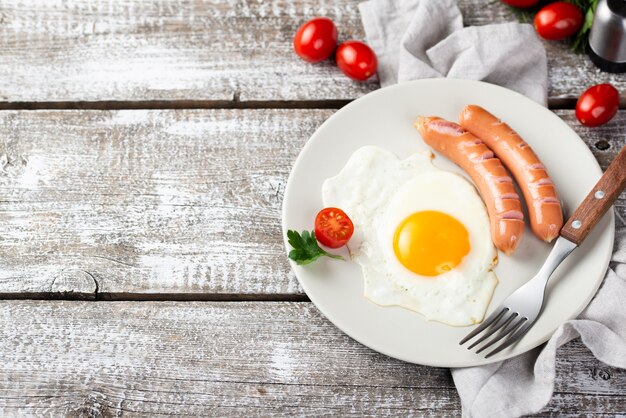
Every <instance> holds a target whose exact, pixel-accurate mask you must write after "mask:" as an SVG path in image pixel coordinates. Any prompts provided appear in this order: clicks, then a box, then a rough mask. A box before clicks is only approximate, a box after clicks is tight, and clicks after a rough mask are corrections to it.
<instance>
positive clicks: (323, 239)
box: [315, 208, 354, 248]
mask: <svg viewBox="0 0 626 418" xmlns="http://www.w3.org/2000/svg"><path fill="white" fill-rule="evenodd" d="M353 232H354V225H353V224H352V221H351V220H350V218H348V215H346V213H345V212H344V211H342V210H341V209H338V208H324V209H322V210H321V211H320V212H319V213H318V214H317V216H316V217H315V237H316V238H317V240H318V241H319V243H320V244H323V245H325V246H327V247H330V248H339V247H343V246H344V245H346V242H348V240H349V239H350V237H352V233H353Z"/></svg>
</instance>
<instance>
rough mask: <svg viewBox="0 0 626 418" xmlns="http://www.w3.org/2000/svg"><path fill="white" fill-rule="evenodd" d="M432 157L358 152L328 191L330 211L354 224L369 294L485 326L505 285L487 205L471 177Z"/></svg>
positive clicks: (436, 316) (353, 251)
mask: <svg viewBox="0 0 626 418" xmlns="http://www.w3.org/2000/svg"><path fill="white" fill-rule="evenodd" d="M432 158H433V155H432V153H430V152H425V153H418V154H413V155H411V156H410V157H408V158H406V159H404V160H400V159H398V158H397V157H396V156H395V155H394V154H392V153H391V152H389V151H387V150H384V149H382V148H379V147H374V146H366V147H363V148H360V149H358V150H357V151H355V152H354V154H352V156H351V157H350V159H349V160H348V162H347V163H346V165H345V166H344V168H343V169H342V170H341V171H340V172H339V174H338V175H337V176H335V177H332V178H329V179H327V180H326V181H325V182H324V185H323V187H322V199H323V202H324V206H335V207H339V208H341V209H343V210H344V211H345V212H346V213H347V214H348V216H349V217H350V218H351V219H352V222H353V223H354V227H355V232H354V235H353V237H352V239H351V240H350V241H349V242H348V249H349V250H350V255H351V258H352V259H353V260H354V261H356V262H357V263H359V265H360V266H361V269H362V272H363V278H364V294H365V297H366V298H368V299H369V300H371V301H372V302H374V303H376V304H378V305H382V306H401V307H404V308H406V309H410V310H412V311H415V312H419V313H420V314H422V315H424V316H425V317H426V318H427V319H428V320H434V321H439V322H442V323H445V324H449V325H454V326H465V325H472V324H475V323H478V322H481V321H482V319H483V317H484V315H485V311H486V309H487V306H488V305H489V302H490V301H491V297H492V295H493V292H494V289H495V287H496V285H497V283H498V279H497V278H496V275H495V274H494V272H493V271H492V269H493V267H494V265H495V263H496V261H497V252H496V249H495V247H494V245H493V243H492V241H491V236H490V232H489V218H488V215H487V211H486V208H485V205H484V203H483V201H482V200H481V198H480V197H479V195H478V194H477V192H476V189H475V188H474V186H473V185H472V184H471V183H470V182H469V181H468V180H466V179H465V178H464V177H462V176H460V175H457V174H455V173H450V172H447V171H443V170H441V169H439V168H437V167H435V166H434V165H433V164H432V162H431V160H432Z"/></svg>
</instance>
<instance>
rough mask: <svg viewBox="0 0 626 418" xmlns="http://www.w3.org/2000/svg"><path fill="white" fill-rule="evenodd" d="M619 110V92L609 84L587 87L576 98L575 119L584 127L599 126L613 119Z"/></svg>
mask: <svg viewBox="0 0 626 418" xmlns="http://www.w3.org/2000/svg"><path fill="white" fill-rule="evenodd" d="M618 108H619V92H618V91H617V89H616V88H615V87H613V86H612V85H610V84H598V85H595V86H591V87H589V88H588V89H587V90H585V92H584V93H583V94H581V95H580V97H579V98H578V102H577V103H576V119H578V120H579V121H580V123H582V124H583V125H585V126H600V125H603V124H605V123H607V122H608V121H610V120H611V118H613V116H615V114H616V113H617V109H618Z"/></svg>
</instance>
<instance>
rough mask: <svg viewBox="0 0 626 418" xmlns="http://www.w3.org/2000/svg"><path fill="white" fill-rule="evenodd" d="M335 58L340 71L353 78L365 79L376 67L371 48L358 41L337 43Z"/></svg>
mask: <svg viewBox="0 0 626 418" xmlns="http://www.w3.org/2000/svg"><path fill="white" fill-rule="evenodd" d="M335 59H336V60H337V66H338V67H339V68H340V69H341V71H343V73H344V74H345V75H347V76H348V77H350V78H351V79H353V80H358V81H365V80H367V79H368V78H370V77H371V76H373V75H374V73H375V72H376V68H378V60H377V59H376V54H375V53H374V51H372V48H370V47H369V46H367V45H365V44H364V43H363V42H359V41H347V42H344V43H342V44H341V45H339V48H337V52H336V53H335Z"/></svg>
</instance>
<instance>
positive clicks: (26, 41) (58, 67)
mask: <svg viewBox="0 0 626 418" xmlns="http://www.w3.org/2000/svg"><path fill="white" fill-rule="evenodd" d="M360 1H361V0H324V1H322V2H318V1H314V0H273V1H271V2H270V1H256V0H220V1H216V0H204V1H202V0H162V1H152V2H133V1H127V2H119V1H113V0H103V1H98V2H93V1H88V0H79V1H74V2H71V3H65V2H59V1H55V2H43V1H40V0H5V1H3V2H2V3H1V5H0V51H2V53H1V54H0V74H2V77H0V101H3V102H47V104H46V105H45V106H51V105H54V102H61V103H67V102H88V103H87V104H85V105H86V106H97V107H102V104H101V103H100V104H98V103H94V102H98V101H108V102H136V101H140V102H142V101H146V102H149V101H157V103H152V104H149V103H148V104H144V105H153V106H168V104H167V102H172V101H174V102H176V101H180V102H181V103H178V104H177V105H179V106H188V105H196V106H207V105H227V104H229V103H230V104H232V103H234V102H238V103H241V102H258V101H302V100H307V101H328V100H349V99H353V98H355V97H358V96H361V95H362V94H364V93H366V92H368V91H371V90H374V89H376V88H377V87H378V85H377V82H376V80H375V79H374V80H372V81H369V82H367V83H365V84H360V83H355V82H352V81H350V80H348V79H347V78H346V77H344V76H343V74H341V72H340V71H339V70H338V69H337V68H336V67H335V66H334V65H333V64H332V63H331V62H325V63H322V64H318V65H309V64H306V63H304V62H302V61H300V60H298V59H297V58H296V57H295V56H294V54H292V53H291V50H292V45H291V43H292V37H293V34H294V33H295V31H296V29H297V28H298V26H299V25H300V24H302V23H303V22H304V21H306V20H307V19H308V18H311V17H313V16H317V15H325V16H329V17H331V18H332V19H334V21H335V22H336V24H337V27H338V29H339V33H340V40H346V39H351V38H356V39H363V37H364V32H363V29H362V27H361V21H360V16H359V12H358V9H357V5H358V3H359V2H360ZM459 5H460V8H461V10H462V12H463V16H464V23H465V25H484V24H489V23H497V22H507V21H513V20H516V17H515V15H514V14H513V13H512V12H511V11H510V9H509V8H507V7H506V6H505V5H503V4H501V3H500V2H499V1H493V0H492V1H486V0H459ZM545 44H546V48H547V51H548V58H549V68H550V77H549V86H550V87H549V96H550V99H551V103H552V104H553V105H559V104H563V103H567V104H569V105H572V101H573V100H574V99H575V98H577V97H578V95H579V94H580V93H581V91H582V90H583V89H584V88H585V86H589V85H592V84H597V83H599V82H607V81H610V82H611V83H613V84H614V85H615V86H616V87H618V89H620V90H621V91H622V92H624V91H626V79H625V78H624V77H623V76H619V75H607V74H605V73H601V72H599V71H598V70H596V69H595V67H594V66H593V64H591V62H590V61H589V60H588V59H587V57H586V56H584V55H575V54H572V53H571V52H570V51H569V50H568V48H567V46H566V45H565V44H564V43H555V42H546V43H545ZM159 101H165V102H166V103H158V102H159ZM112 104H113V105H114V103H108V105H112ZM5 105H6V103H5ZM56 105H62V104H59V103H56ZM118 105H120V104H119V103H118ZM127 105H128V104H127ZM171 105H172V104H170V106H171Z"/></svg>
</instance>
